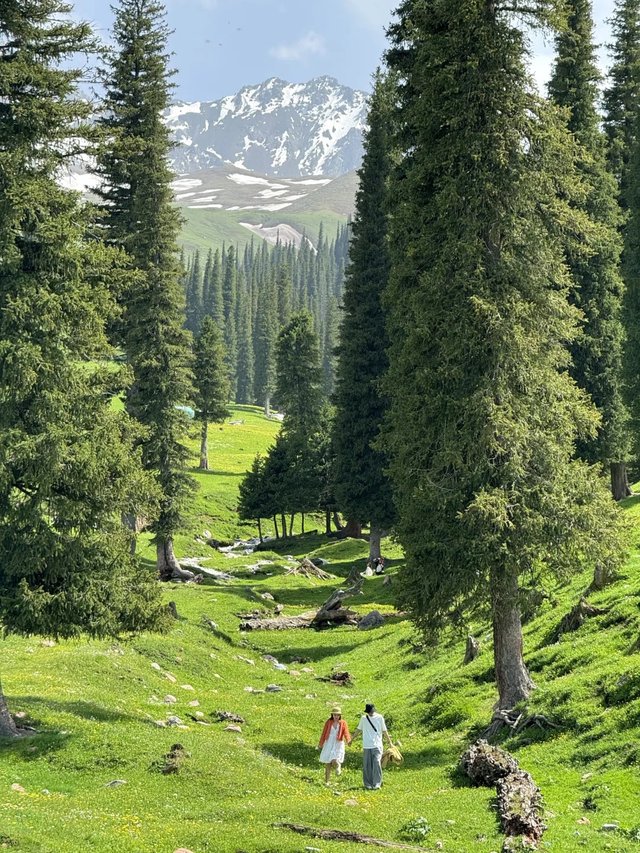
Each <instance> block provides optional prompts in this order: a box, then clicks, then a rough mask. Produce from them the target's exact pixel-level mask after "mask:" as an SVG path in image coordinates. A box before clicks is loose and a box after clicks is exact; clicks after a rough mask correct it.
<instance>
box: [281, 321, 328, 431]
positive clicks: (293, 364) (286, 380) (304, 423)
mask: <svg viewBox="0 0 640 853" xmlns="http://www.w3.org/2000/svg"><path fill="white" fill-rule="evenodd" d="M276 395H277V399H278V403H279V404H280V406H281V407H282V409H283V411H284V413H285V425H286V427H287V428H288V430H289V431H295V432H296V433H298V434H300V435H311V433H312V432H313V427H314V424H315V422H316V418H317V417H318V412H319V410H320V406H321V404H322V370H321V368H320V350H319V346H318V336H317V334H316V333H315V331H314V328H313V318H312V317H311V315H310V314H309V312H308V311H301V312H299V313H298V314H294V315H293V316H292V317H291V319H290V320H289V322H288V323H287V325H286V326H285V327H284V328H283V329H282V330H281V332H280V334H279V335H278V340H277V343H276Z"/></svg>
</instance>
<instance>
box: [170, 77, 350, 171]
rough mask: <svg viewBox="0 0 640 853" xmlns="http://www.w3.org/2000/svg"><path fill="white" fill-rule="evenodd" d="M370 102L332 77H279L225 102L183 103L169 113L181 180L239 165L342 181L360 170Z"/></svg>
mask: <svg viewBox="0 0 640 853" xmlns="http://www.w3.org/2000/svg"><path fill="white" fill-rule="evenodd" d="M366 113H367V95H366V94H365V93H364V92H359V91H356V90H354V89H350V88H348V87H347V86H342V85H340V83H338V81H337V80H334V79H333V78H332V77H317V78H316V79H314V80H310V81H309V82H308V83H287V82H285V81H284V80H280V79H278V78H276V77H274V78H272V79H270V80H267V81H266V82H264V83H261V84H259V85H256V86H245V87H244V88H243V89H241V90H240V91H239V92H238V93H237V94H235V95H229V96H227V97H225V98H222V99H221V100H219V101H212V102H209V103H206V102H196V103H192V104H186V103H178V104H174V105H173V106H171V107H170V108H169V110H168V111H167V113H166V121H167V125H168V126H169V128H170V129H171V131H172V132H173V135H174V137H175V140H176V142H177V143H178V146H177V147H176V149H175V150H174V152H173V154H172V158H171V159H172V165H173V168H174V169H175V170H176V172H178V173H179V174H183V175H184V174H191V173H194V172H198V171H201V170H204V169H215V168H216V167H219V166H222V165H225V166H230V165H231V166H235V167H236V168H240V169H248V170H251V171H253V172H258V173H260V174H263V175H268V176H274V177H289V178H295V177H304V176H310V175H321V176H325V177H336V176H338V175H343V174H345V173H346V172H350V171H352V170H353V169H357V168H358V167H359V166H360V161H361V159H362V131H363V128H364V126H365V122H366Z"/></svg>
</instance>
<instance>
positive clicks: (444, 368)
mask: <svg viewBox="0 0 640 853" xmlns="http://www.w3.org/2000/svg"><path fill="white" fill-rule="evenodd" d="M529 6H531V4H529ZM533 7H534V9H535V10H536V11H535V14H532V15H529V16H528V17H529V19H530V22H531V23H532V24H534V25H540V24H542V23H544V22H545V20H547V19H553V18H555V17H556V16H557V15H559V11H560V10H559V8H558V5H557V4H555V3H551V2H548V3H543V2H540V3H536V4H533ZM510 8H512V7H511V6H510ZM523 12H524V9H523ZM390 35H391V39H392V47H391V50H390V51H389V54H388V61H389V63H390V65H391V68H392V70H394V71H395V72H396V73H398V74H399V76H400V85H399V88H398V98H399V110H398V118H397V120H398V122H399V134H398V142H399V145H400V147H401V152H402V158H401V162H400V165H399V167H398V169H397V170H396V172H395V175H394V187H393V197H394V199H395V203H394V209H393V229H392V238H391V246H392V275H391V280H390V286H389V289H388V291H387V295H386V306H387V310H388V312H389V316H390V325H389V336H390V342H391V343H390V350H389V360H390V367H389V374H388V379H387V381H386V384H385V388H386V391H387V392H388V394H389V396H390V400H391V406H390V414H389V417H388V426H387V430H386V438H385V444H386V448H387V450H388V452H389V454H390V459H391V461H390V472H391V476H392V480H393V485H394V491H395V497H396V502H397V509H398V515H399V521H398V527H397V529H398V534H399V538H400V541H401V542H402V545H403V547H404V549H405V551H406V555H407V564H406V569H405V570H404V573H403V581H402V584H403V589H402V594H401V597H402V604H403V606H405V607H407V608H408V609H409V611H410V612H411V614H412V616H413V618H414V620H415V621H416V623H417V624H418V626H420V627H422V628H425V629H426V628H429V627H433V626H435V627H441V626H443V625H444V624H446V623H447V622H448V621H449V619H450V615H451V612H452V610H454V609H456V608H461V607H464V606H465V605H466V604H469V603H470V601H485V602H488V603H489V604H490V606H491V610H492V618H493V633H494V657H495V670H496V680H497V683H498V691H499V703H500V707H503V708H510V707H513V706H514V704H515V703H517V702H518V701H521V700H523V699H526V697H527V695H528V694H529V691H530V690H531V687H532V682H531V679H530V677H529V674H528V672H527V669H526V666H525V665H524V660H523V657H522V629H521V622H520V614H519V584H520V582H521V579H523V578H525V577H526V578H527V580H528V581H531V582H533V583H535V584H540V583H541V582H542V581H543V578H544V575H545V573H547V572H551V573H553V574H564V573H568V572H572V571H574V570H575V569H576V568H578V567H580V566H582V565H584V564H592V563H594V562H596V561H605V562H609V563H616V562H617V561H618V559H619V558H620V545H619V532H618V520H617V519H618V516H617V512H616V508H615V505H614V503H613V501H612V499H611V496H610V494H609V493H608V491H607V489H606V486H605V484H604V483H603V482H602V481H601V480H600V479H599V477H598V476H597V473H596V472H595V471H594V470H593V469H591V468H590V467H589V466H588V465H586V464H585V463H584V462H582V461H579V460H576V459H575V458H574V451H575V442H576V439H577V438H578V436H583V435H587V436H588V435H590V434H591V435H592V434H593V433H594V431H595V427H596V426H597V422H598V420H597V414H596V412H595V410H594V408H593V407H592V406H591V405H590V403H589V401H588V399H587V398H586V395H585V394H584V392H582V391H580V390H579V389H578V388H577V386H576V385H575V383H574V382H573V381H572V379H571V378H570V376H569V372H568V368H569V363H570V362H569V356H568V350H567V346H566V344H567V342H569V341H571V340H573V339H574V338H575V335H576V331H577V324H578V320H579V316H578V312H577V310H576V309H575V308H574V307H573V306H571V305H570V303H569V289H570V278H569V276H568V275H567V269H566V266H565V263H564V258H563V243H564V239H563V236H564V237H566V234H564V235H563V232H566V231H567V230H574V229H576V227H577V226H576V223H575V218H574V217H575V214H574V211H573V210H572V209H571V207H570V205H568V204H567V203H566V201H565V200H564V198H566V195H567V192H566V191H565V194H564V196H562V195H561V194H560V192H559V191H560V189H561V188H562V187H564V186H566V183H565V182H566V181H567V178H571V177H572V176H573V174H574V167H573V158H572V151H571V145H570V143H569V141H568V139H567V137H566V133H565V132H564V131H563V128H562V127H561V125H560V124H559V123H558V122H557V121H556V120H555V118H554V112H553V111H552V109H551V108H550V107H548V106H546V105H545V104H544V103H543V102H542V101H540V99H538V98H537V97H536V96H535V95H534V94H533V93H532V89H531V86H530V84H529V80H528V77H527V73H526V70H525V66H524V56H525V43H524V36H523V34H522V31H521V30H520V29H519V28H518V21H517V19H514V18H513V16H512V15H511V13H510V12H509V11H508V10H507V8H506V6H505V7H503V6H502V4H500V3H493V2H487V0H465V2H462V3H460V2H458V0H455V2H454V0H439V2H430V1H428V0H406V2H404V3H403V4H402V5H401V6H400V8H399V10H398V20H397V22H396V23H395V24H394V25H393V26H392V28H391V31H390Z"/></svg>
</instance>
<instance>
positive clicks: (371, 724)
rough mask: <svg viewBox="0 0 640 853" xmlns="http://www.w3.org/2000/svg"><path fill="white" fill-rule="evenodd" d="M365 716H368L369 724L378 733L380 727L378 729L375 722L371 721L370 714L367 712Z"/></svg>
mask: <svg viewBox="0 0 640 853" xmlns="http://www.w3.org/2000/svg"><path fill="white" fill-rule="evenodd" d="M365 717H366V718H367V722H368V723H369V725H370V726H371V728H372V729H373V730H374V732H375V733H376V734H378V729H377V728H376V727H375V726H374V725H373V723H372V722H371V717H370V716H369V715H368V714H365Z"/></svg>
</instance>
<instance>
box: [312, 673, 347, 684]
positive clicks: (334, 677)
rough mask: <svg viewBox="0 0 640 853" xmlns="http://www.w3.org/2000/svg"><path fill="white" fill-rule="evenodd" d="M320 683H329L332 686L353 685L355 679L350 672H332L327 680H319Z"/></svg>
mask: <svg viewBox="0 0 640 853" xmlns="http://www.w3.org/2000/svg"><path fill="white" fill-rule="evenodd" d="M318 681H328V682H329V683H330V684H340V685H345V684H353V679H352V678H351V674H350V673H349V672H346V671H344V672H332V673H331V675H328V676H327V677H326V678H318Z"/></svg>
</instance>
